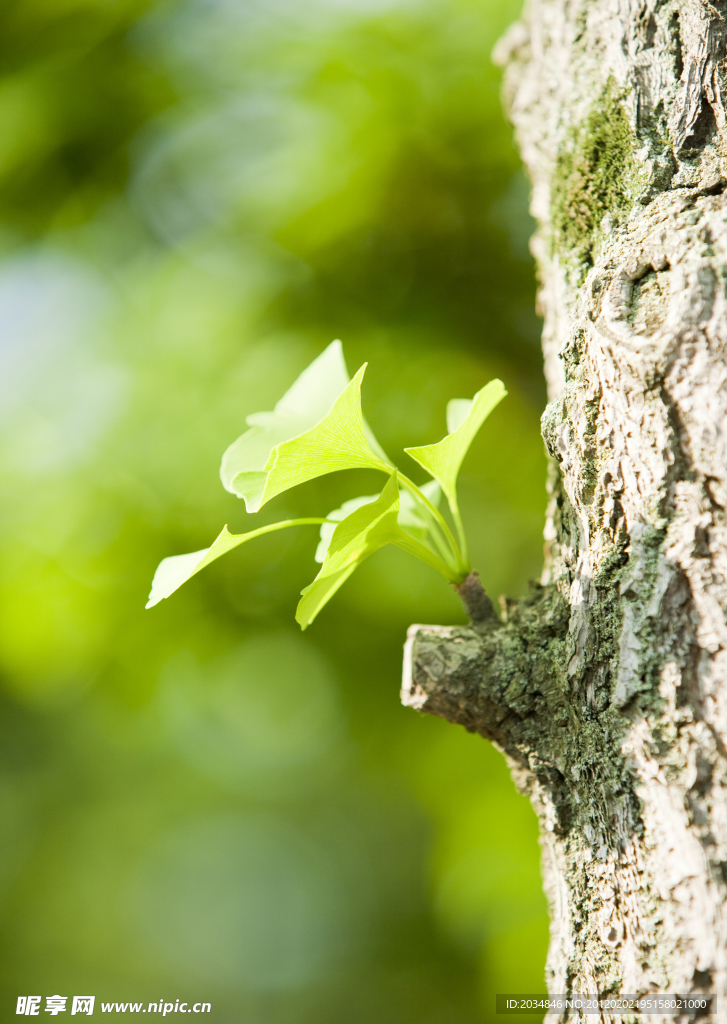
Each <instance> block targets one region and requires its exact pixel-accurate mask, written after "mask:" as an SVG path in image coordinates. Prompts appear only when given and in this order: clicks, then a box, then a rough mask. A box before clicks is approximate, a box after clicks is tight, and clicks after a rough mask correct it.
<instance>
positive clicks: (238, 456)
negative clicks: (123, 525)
mask: <svg viewBox="0 0 727 1024" xmlns="http://www.w3.org/2000/svg"><path fill="white" fill-rule="evenodd" d="M365 371H366V363H364V365H363V366H362V367H361V368H360V369H359V370H358V371H357V373H356V374H354V376H353V377H352V378H350V379H349V375H348V371H347V369H346V364H345V361H344V358H343V350H342V347H341V342H340V341H334V342H332V343H331V344H330V345H329V346H328V348H327V349H325V351H324V352H322V353H321V355H320V356H318V358H317V359H315V360H314V361H313V362H312V363H311V364H310V366H309V367H307V369H305V370H304V371H303V373H302V374H301V375H300V376H299V377H298V379H297V380H296V381H295V383H294V384H293V385H292V387H290V388H289V390H288V391H286V393H285V394H284V395H283V397H282V398H281V399H280V401H279V402H278V403H277V404H276V406H275V408H274V409H273V410H272V411H270V412H257V413H253V414H251V415H250V416H248V417H247V419H246V423H247V427H248V429H247V430H246V431H245V433H243V434H242V435H241V436H240V437H238V439H237V440H236V441H234V442H233V443H232V444H231V445H230V447H229V448H228V449H227V451H226V452H225V453H224V455H223V456H222V465H221V467H220V477H221V480H222V483H223V485H224V487H225V488H226V490H228V491H229V492H230V493H231V494H234V495H236V496H237V497H239V498H242V500H243V501H244V502H245V508H246V510H247V512H249V513H256V512H259V511H260V509H261V508H262V507H263V505H265V504H266V503H267V502H268V501H270V500H271V498H274V497H276V496H277V495H278V494H282V493H283V492H284V491H287V490H290V489H291V488H292V487H296V486H297V485H298V484H302V483H305V482H306V481H307V480H313V479H314V478H315V477H319V476H323V475H325V474H327V473H334V472H337V471H338V470H342V469H375V470H379V471H380V472H382V473H384V474H385V475H386V477H387V479H386V483H385V484H384V487H383V489H382V491H381V493H380V494H379V495H363V496H360V497H357V498H351V499H350V500H348V501H346V502H344V503H343V505H341V507H340V508H338V509H334V510H333V511H332V512H329V514H328V515H327V516H325V517H323V518H318V517H315V518H304V519H288V520H285V521H283V522H279V523H272V524H270V525H268V526H263V527H260V528H259V529H257V530H251V531H249V532H247V533H240V534H233V533H230V532H229V531H228V529H227V526H225V527H224V528H223V530H222V533H221V534H220V535H219V537H217V539H216V540H215V541H214V543H213V544H212V546H211V547H209V548H203V549H202V550H201V551H193V552H191V553H189V554H186V555H173V556H171V557H169V558H165V559H164V560H163V561H162V562H161V563H160V565H159V567H158V568H157V571H156V573H155V574H154V579H153V581H152V587H151V593H150V594H149V600H148V602H147V605H146V607H147V608H151V607H153V606H154V605H156V604H158V603H159V601H161V600H163V598H165V597H169V596H170V594H173V593H174V591H175V590H177V589H178V588H179V587H180V586H181V585H182V584H183V583H185V582H186V581H187V580H188V579H190V578H191V577H192V576H194V575H195V574H196V573H198V572H199V571H200V570H201V569H203V568H204V567H205V566H206V565H209V563H210V562H213V561H215V560H216V559H217V558H219V557H220V556H221V555H224V554H226V553H227V552H228V551H230V550H232V548H235V547H238V546H239V545H240V544H244V543H246V542H247V541H249V540H253V539H254V538H255V537H260V536H262V535H263V534H266V533H273V532H274V531H276V530H283V529H286V528H288V527H291V526H304V525H316V526H319V527H320V542H319V544H318V548H317V550H316V555H315V557H316V561H318V562H320V563H321V569H320V572H319V573H318V575H317V576H316V578H315V579H314V580H313V582H312V583H311V584H310V585H309V586H307V587H306V588H305V589H304V590H303V591H302V594H301V600H300V602H299V604H298V609H297V611H296V620H297V621H298V623H299V624H300V626H301V628H303V629H305V628H306V627H307V626H309V625H310V623H311V622H312V621H313V620H314V619H315V617H316V616H317V615H318V613H319V612H320V610H321V609H322V608H323V607H324V606H325V605H326V604H327V603H328V601H330V599H331V598H332V597H333V595H334V594H335V593H336V591H337V590H338V589H339V587H340V586H341V585H342V584H343V583H344V582H345V581H346V580H347V579H348V577H349V576H350V575H351V573H353V572H354V570H355V569H356V568H357V567H358V566H359V565H360V564H361V563H362V562H363V561H364V560H365V559H366V558H368V557H369V555H372V554H373V553H374V552H375V551H378V550H379V549H380V548H382V547H385V546H386V545H387V544H394V545H395V546H397V547H399V548H401V549H402V550H404V551H407V552H408V553H409V554H411V555H413V556H414V557H415V558H419V559H420V560H421V561H423V562H426V563H427V565H430V566H432V568H433V569H436V570H437V571H438V572H440V573H441V574H442V576H444V577H445V579H447V580H449V581H450V582H452V583H460V582H462V580H464V579H465V578H466V577H467V575H468V574H469V572H470V571H471V568H470V564H469V557H468V554H467V543H466V538H465V533H464V528H463V525H462V518H461V515H460V511H459V505H458V501H457V476H458V474H459V470H460V467H461V465H462V461H463V459H464V457H465V455H466V454H467V451H468V449H469V447H470V445H471V443H472V441H473V439H474V437H475V435H476V434H477V431H478V430H479V429H480V427H481V426H482V424H483V423H484V421H485V419H486V418H487V416H489V414H490V413H491V412H492V410H493V409H494V408H495V406H496V405H497V404H498V403H499V402H500V400H501V399H502V398H504V396H505V395H506V394H507V392H506V391H505V388H504V385H503V384H502V382H501V381H499V380H493V381H490V383H489V384H487V385H485V387H484V388H482V389H481V390H480V391H478V392H477V394H476V395H475V396H474V398H472V399H464V398H455V399H453V400H452V401H451V402H450V403H449V405H448V406H447V429H448V431H449V432H448V434H447V435H446V437H444V438H443V439H442V440H441V441H439V442H438V443H437V444H430V445H425V446H423V447H419V448H407V449H405V451H406V452H407V453H408V454H409V455H411V457H412V458H413V459H414V460H415V461H416V462H418V463H419V465H420V466H422V468H423V469H425V470H426V471H427V473H428V474H429V475H430V477H431V478H432V479H431V480H430V481H429V482H428V483H426V484H424V485H423V486H422V487H417V485H416V484H415V483H413V482H412V481H411V480H410V479H409V478H408V477H407V476H405V475H404V474H403V473H401V472H400V471H399V470H398V469H397V468H396V467H395V466H394V464H393V463H392V461H391V460H390V459H389V457H388V456H387V455H386V453H385V452H384V450H383V449H382V447H381V445H380V444H379V443H378V441H377V440H376V438H375V436H374V434H373V432H372V431H371V428H370V427H369V426H368V424H367V423H366V421H365V419H364V417H363V412H362V409H361V383H362V381H363V377H364V373H365ZM402 488H403V489H402ZM442 495H444V497H445V498H446V500H447V503H448V505H449V509H450V512H451V515H452V520H453V523H454V527H455V531H456V537H455V534H454V533H453V532H452V530H451V528H450V525H449V523H448V522H447V520H446V519H445V518H444V516H443V515H442V513H441V512H440V510H439V507H438V506H439V504H440V500H441V496H442Z"/></svg>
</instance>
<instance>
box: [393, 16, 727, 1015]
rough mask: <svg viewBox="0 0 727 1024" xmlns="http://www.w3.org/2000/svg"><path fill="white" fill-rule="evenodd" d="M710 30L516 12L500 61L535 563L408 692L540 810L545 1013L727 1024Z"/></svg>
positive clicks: (714, 43) (453, 631) (704, 23)
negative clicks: (536, 369)
mask: <svg viewBox="0 0 727 1024" xmlns="http://www.w3.org/2000/svg"><path fill="white" fill-rule="evenodd" d="M726 18H727V2H726V0H715V3H714V4H713V3H708V2H703V0H666V2H660V0H533V2H532V3H531V5H530V8H529V9H528V10H527V11H526V14H525V15H524V20H523V21H522V22H521V23H518V24H517V25H516V26H514V27H513V29H511V31H510V32H509V34H508V36H507V37H506V39H505V40H504V41H503V43H502V44H501V45H500V48H499V50H500V54H499V55H500V57H501V59H502V60H503V62H504V63H506V64H507V71H506V98H507V102H508V106H509V109H510V112H511V116H512V119H513V122H514V124H515V127H516V132H517V137H518V141H519V145H520V148H521V151H522V154H523V158H524V160H525V163H526V166H527V168H528V171H529V173H530V176H531V179H532V183H533V212H534V214H535V216H536V218H537V221H538V232H537V235H536V238H535V240H534V243H533V244H534V251H535V254H536V257H537V260H538V267H539V275H540V297H539V301H540V306H541V311H542V313H543V316H544V318H545V329H544V352H545V370H546V377H547V380H548V386H549V391H550V404H549V406H548V407H547V409H546V411H545V413H544V416H543V437H544V440H545V443H546V446H547V448H548V451H549V453H550V455H551V456H552V459H553V472H552V478H551V503H550V510H549V515H548V520H547V524H546V532H545V537H546V551H547V556H546V567H545V571H544V575H543V578H542V581H541V583H540V584H538V585H537V586H534V587H533V591H532V593H531V595H530V596H529V597H528V598H527V599H526V600H524V601H520V602H512V601H508V602H506V603H505V615H504V619H503V621H502V622H500V621H499V620H498V619H497V618H495V617H489V618H488V617H487V616H486V615H485V616H484V617H481V618H480V621H478V622H474V621H473V625H472V626H470V627H467V628H460V627H455V628H452V627H438V626H415V627H412V630H411V631H410V638H409V641H408V644H407V659H406V666H405V679H404V690H403V699H404V701H405V703H408V704H410V705H412V706H414V707H416V708H419V709H421V710H424V711H431V712H433V713H435V714H438V715H442V716H444V717H445V718H448V719H449V720H450V721H453V722H458V723H460V724H462V725H464V726H465V727H466V728H468V729H470V730H474V731H477V732H479V733H481V734H482V735H483V736H486V737H488V738H489V739H491V740H493V741H494V742H495V743H496V744H498V745H499V746H500V747H501V748H502V750H503V751H504V752H505V754H506V755H507V757H508V758H509V760H510V763H511V765H512V767H513V771H514V773H515V776H516V780H517V781H518V783H519V785H520V786H521V787H522V788H523V789H524V790H525V791H527V792H528V793H529V794H530V796H531V798H532V800H533V804H534V806H535V808H536V811H537V813H538V815H539V818H540V822H541V830H542V845H543V873H544V882H545V888H546V892H547V895H548V898H549V901H550V907H551V916H552V928H551V946H550V953H549V957H548V967H547V974H548V984H549V988H550V990H551V992H553V993H569V992H586V993H594V994H595V993H618V992H622V993H623V992H628V993H649V992H652V993H653V992H662V993H665V992H682V993H689V992H715V993H717V996H718V1000H717V1019H719V1020H723V1021H724V1020H727V799H726V795H727V788H726V787H727V686H726V685H725V682H726V681H727V623H726V621H725V609H726V607H727V512H726V510H727V194H726V193H725V187H726V186H727V156H726V155H725V140H726V139H727V135H726V134H725V133H726V129H725V108H724V105H723V92H724V89H725V78H724V56H725V39H726V38H727V20H726ZM612 1019H613V1018H612Z"/></svg>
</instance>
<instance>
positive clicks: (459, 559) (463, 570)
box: [399, 473, 470, 579]
mask: <svg viewBox="0 0 727 1024" xmlns="http://www.w3.org/2000/svg"><path fill="white" fill-rule="evenodd" d="M399 479H400V480H401V482H402V483H403V484H404V486H405V487H406V488H407V489H408V490H409V491H411V492H412V494H414V495H415V496H416V497H417V498H419V500H420V501H422V502H423V503H424V505H425V506H426V508H427V509H428V511H429V513H430V514H431V515H432V516H433V517H434V519H435V521H436V523H437V525H438V526H439V528H440V529H441V531H442V533H443V534H444V536H445V538H446V540H447V543H448V544H449V546H450V548H451V551H452V554H453V555H454V559H455V563H456V569H457V574H458V577H457V578H458V579H464V578H465V576H466V575H467V573H468V572H469V571H470V566H469V564H468V562H467V558H466V556H463V555H462V552H461V551H460V548H459V546H458V544H457V541H456V540H455V539H454V535H453V534H452V531H451V530H450V528H449V525H448V523H447V520H446V519H445V518H444V516H443V515H442V513H441V512H440V511H439V509H438V508H436V507H435V506H434V505H433V504H432V502H431V501H430V500H429V499H428V498H427V496H426V495H425V494H422V492H421V491H420V490H419V488H418V487H417V485H416V484H415V483H414V482H413V481H412V480H410V479H409V477H408V476H404V474H403V473H399ZM460 526H461V523H460ZM463 546H464V545H463Z"/></svg>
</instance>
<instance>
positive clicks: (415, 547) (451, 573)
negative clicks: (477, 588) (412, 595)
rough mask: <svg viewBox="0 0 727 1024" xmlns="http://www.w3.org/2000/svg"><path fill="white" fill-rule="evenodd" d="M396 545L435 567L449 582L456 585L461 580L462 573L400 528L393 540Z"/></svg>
mask: <svg viewBox="0 0 727 1024" xmlns="http://www.w3.org/2000/svg"><path fill="white" fill-rule="evenodd" d="M394 543H395V544H396V546H397V547H399V548H401V549H402V551H406V552H407V554H410V555H413V556H414V557H415V558H418V559H420V560H421V561H422V562H426V564H427V565H430V566H431V567H432V569H436V570H437V572H438V573H441V574H442V576H444V578H445V579H446V580H449V582H450V583H454V584H455V585H457V584H458V583H461V582H462V574H461V573H460V572H458V571H457V570H455V569H453V568H452V567H451V566H450V565H448V564H447V563H446V562H445V561H444V559H442V558H438V557H437V555H435V554H434V552H433V551H430V550H429V548H428V547H427V546H426V545H425V544H422V543H421V542H420V541H418V540H415V539H414V537H410V536H409V534H407V533H404V531H403V530H400V537H399V538H398V539H397V540H395V541H394Z"/></svg>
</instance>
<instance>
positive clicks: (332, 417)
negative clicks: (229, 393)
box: [220, 341, 391, 512]
mask: <svg viewBox="0 0 727 1024" xmlns="http://www.w3.org/2000/svg"><path fill="white" fill-rule="evenodd" d="M365 369H366V364H365V363H364V365H363V366H362V367H361V369H360V370H359V371H358V373H356V375H355V376H354V377H353V379H352V380H351V381H349V379H348V372H347V370H346V364H345V362H344V360H343V353H342V349H341V343H340V341H334V342H332V343H331V344H330V345H329V346H328V348H327V349H326V350H325V351H324V352H323V353H321V355H320V356H318V358H317V359H315V360H314V361H313V362H312V363H311V364H310V366H309V367H308V368H307V369H306V370H304V371H303V373H302V374H301V375H300V377H298V379H297V380H296V382H295V383H294V384H293V386H292V387H291V388H290V389H289V390H288V391H287V392H286V393H285V394H284V395H283V397H282V398H281V399H280V401H279V402H278V403H277V405H276V406H275V409H274V410H273V411H272V412H258V413H253V414H252V415H250V416H248V417H247V420H246V422H247V424H248V426H249V427H250V429H249V430H247V431H246V432H245V433H244V434H243V435H242V436H241V437H238V439H237V440H236V441H235V442H233V444H231V445H230V447H229V448H228V449H227V451H226V452H225V454H224V455H223V457H222V465H221V467H220V477H221V479H222V483H223V485H224V486H225V488H226V489H227V490H228V491H230V492H231V493H232V494H236V495H237V496H238V497H240V498H243V499H244V501H245V507H246V509H247V511H248V512H257V511H258V510H259V509H260V508H262V506H263V505H264V504H265V503H266V502H267V501H270V499H271V498H274V497H275V496H276V495H277V494H281V493H282V492H283V491H287V490H289V489H290V488H291V487H295V486H297V485H298V484H301V483H304V482H305V481H306V480H312V479H313V478H314V477H317V476H323V475H324V474H325V473H334V472H336V471H338V470H341V469H379V470H383V471H384V472H386V473H390V472H391V466H390V465H389V464H388V459H387V457H386V455H385V453H384V452H383V450H382V449H381V447H380V445H379V444H378V442H377V441H376V438H375V437H374V436H373V434H372V433H371V431H370V429H369V428H368V425H367V424H366V423H365V421H364V418H363V414H362V412H361V381H362V379H363V375H364V372H365Z"/></svg>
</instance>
